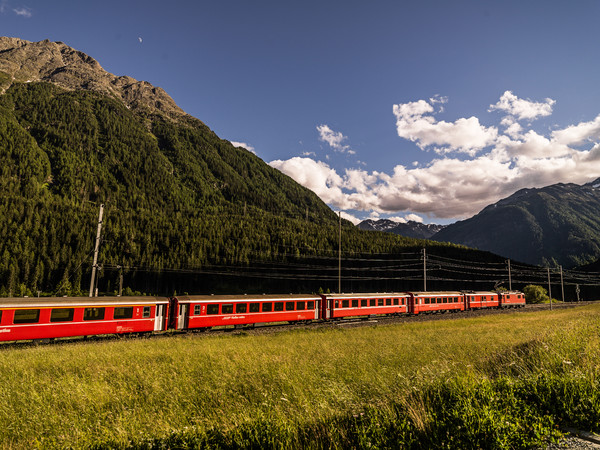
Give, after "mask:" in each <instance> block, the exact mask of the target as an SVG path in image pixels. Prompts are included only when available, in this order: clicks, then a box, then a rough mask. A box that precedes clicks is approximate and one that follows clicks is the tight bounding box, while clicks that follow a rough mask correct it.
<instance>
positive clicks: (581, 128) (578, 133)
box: [552, 115, 600, 145]
mask: <svg viewBox="0 0 600 450" xmlns="http://www.w3.org/2000/svg"><path fill="white" fill-rule="evenodd" d="M552 137H553V138H554V139H555V140H556V141H557V142H560V143H561V144H565V145H579V144H583V143H584V142H586V141H593V140H594V139H596V140H597V139H599V138H600V115H598V116H596V118H595V119H594V120H592V121H591V122H582V123H580V124H577V125H571V126H568V127H567V128H564V129H562V130H556V131H554V132H553V133H552Z"/></svg>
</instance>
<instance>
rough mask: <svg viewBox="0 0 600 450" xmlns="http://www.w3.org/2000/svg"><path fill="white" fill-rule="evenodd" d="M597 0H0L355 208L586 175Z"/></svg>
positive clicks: (439, 203) (7, 11)
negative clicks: (156, 88) (81, 0)
mask: <svg viewBox="0 0 600 450" xmlns="http://www.w3.org/2000/svg"><path fill="white" fill-rule="evenodd" d="M599 19H600V2H598V1H552V0H545V1H527V0H520V1H497V2H492V1H454V2H453V1H448V0H440V1H428V0H422V1H386V0H374V1H369V2H367V1H351V0H350V1H327V0H321V1H312V0H305V1H302V2H299V1H296V2H293V1H281V0H280V1H260V0H257V1H247V0H246V1H244V0H239V1H228V0H221V1H193V2H192V1H171V2H164V1H160V2H158V1H153V0H146V1H127V0H120V1H118V2H117V1H113V0H107V1H102V2H91V1H89V2H88V1H85V2H74V1H48V0H44V1H42V0H23V1H21V0H0V30H1V31H0V35H3V36H10V37H18V38H21V39H26V40H29V41H40V40H43V39H50V40H51V41H62V42H64V43H66V44H67V45H70V46H71V47H73V48H76V49H78V50H81V51H83V52H85V53H87V54H88V55H90V56H92V57H93V58H95V59H96V60H97V61H98V62H99V63H100V64H101V65H102V67H103V68H104V69H106V70H107V71H108V72H111V73H113V74H115V75H128V76H131V77H133V78H136V79H138V80H145V81H148V82H150V83H152V84H153V85H155V86H160V87H162V88H163V89H165V90H166V91H167V93H169V95H171V97H173V99H174V100H175V102H176V103H177V104H178V105H179V106H180V107H181V108H183V109H184V110H185V111H186V112H188V113H189V114H191V115H193V116H195V117H197V118H199V119H201V120H202V121H204V122H205V123H206V124H207V125H208V126H209V127H211V128H212V129H213V130H214V131H215V132H216V133H217V134H218V135H219V136H220V137H222V138H224V139H228V140H230V141H232V142H234V143H236V144H237V145H242V146H245V147H246V148H248V149H250V150H251V151H253V152H254V153H255V154H257V155H258V156H259V157H260V158H262V159H263V160H264V161H265V162H267V163H269V164H271V165H272V166H273V167H276V168H278V169H279V170H282V171H283V172H284V173H287V174H288V175H290V176H292V177H293V178H294V179H296V180H297V181H298V182H300V183H302V184H303V185H305V186H307V187H309V188H311V189H313V190H314V191H315V192H316V193H317V194H318V195H319V196H320V197H321V198H322V199H323V200H324V201H326V203H328V204H329V205H330V206H331V207H332V208H333V209H334V210H336V211H337V210H340V209H341V210H343V211H344V215H345V216H346V217H348V218H350V219H352V220H354V221H355V222H356V221H357V220H359V219H364V218H368V217H371V218H387V217H391V218H395V219H397V220H407V219H416V220H419V221H424V222H426V223H429V222H434V223H449V222H452V221H455V220H458V219H461V218H466V217H470V216H472V215H474V214H476V213H477V212H478V211H480V210H481V209H482V208H483V207H485V206H486V205H488V204H490V203H493V202H495V201H497V200H499V199H500V198H503V197H506V196H508V195H510V194H512V193H514V192H515V191H517V190H518V189H521V188H531V187H541V186H545V185H549V184H554V183H557V182H575V183H579V184H581V183H586V182H589V181H592V180H593V179H595V178H597V177H600V146H599V145H598V143H599V142H600V83H599V80H600V58H599V57H598V55H599V49H600V35H599V34H598V31H597V30H598V22H599Z"/></svg>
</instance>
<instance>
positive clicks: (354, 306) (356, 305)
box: [352, 300, 358, 308]
mask: <svg viewBox="0 0 600 450" xmlns="http://www.w3.org/2000/svg"><path fill="white" fill-rule="evenodd" d="M352 307H353V308H358V300H352Z"/></svg>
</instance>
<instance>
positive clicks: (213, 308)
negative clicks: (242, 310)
mask: <svg viewBox="0 0 600 450" xmlns="http://www.w3.org/2000/svg"><path fill="white" fill-rule="evenodd" d="M206 314H209V315H211V316H212V315H214V314H219V305H207V306H206Z"/></svg>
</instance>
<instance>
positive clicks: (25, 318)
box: [13, 309, 40, 323]
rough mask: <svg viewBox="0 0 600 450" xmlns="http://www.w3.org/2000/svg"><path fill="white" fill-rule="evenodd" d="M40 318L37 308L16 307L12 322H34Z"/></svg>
mask: <svg viewBox="0 0 600 450" xmlns="http://www.w3.org/2000/svg"><path fill="white" fill-rule="evenodd" d="M38 320H40V310H39V309H17V310H15V317H14V319H13V323H36V322H37V321H38Z"/></svg>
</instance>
